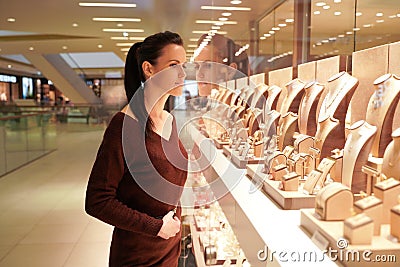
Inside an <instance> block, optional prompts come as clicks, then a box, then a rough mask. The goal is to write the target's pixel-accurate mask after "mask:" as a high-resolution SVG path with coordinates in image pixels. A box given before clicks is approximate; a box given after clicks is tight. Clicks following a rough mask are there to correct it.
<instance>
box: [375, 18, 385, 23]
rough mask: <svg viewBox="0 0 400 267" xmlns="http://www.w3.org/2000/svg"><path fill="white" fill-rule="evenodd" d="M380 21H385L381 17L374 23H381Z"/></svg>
mask: <svg viewBox="0 0 400 267" xmlns="http://www.w3.org/2000/svg"><path fill="white" fill-rule="evenodd" d="M382 22H385V20H383V19H378V20H376V23H382Z"/></svg>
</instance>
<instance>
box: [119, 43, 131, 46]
mask: <svg viewBox="0 0 400 267" xmlns="http://www.w3.org/2000/svg"><path fill="white" fill-rule="evenodd" d="M132 45H133V43H117V44H116V46H132Z"/></svg>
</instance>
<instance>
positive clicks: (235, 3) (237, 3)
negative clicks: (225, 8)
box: [231, 0, 242, 5]
mask: <svg viewBox="0 0 400 267" xmlns="http://www.w3.org/2000/svg"><path fill="white" fill-rule="evenodd" d="M241 3H242V1H240V0H232V1H231V4H232V5H240V4H241Z"/></svg>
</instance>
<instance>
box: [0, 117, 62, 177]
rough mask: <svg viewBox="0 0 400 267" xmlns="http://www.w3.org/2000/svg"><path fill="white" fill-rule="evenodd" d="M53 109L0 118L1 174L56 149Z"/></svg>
mask: <svg viewBox="0 0 400 267" xmlns="http://www.w3.org/2000/svg"><path fill="white" fill-rule="evenodd" d="M56 136H57V134H56V120H55V117H54V113H53V112H38V113H31V114H24V115H10V114H8V115H6V114H4V113H3V114H2V116H1V117H0V176H1V175H4V174H5V173H8V172H10V171H13V170H15V169H16V168H18V167H20V166H22V165H24V164H26V163H28V162H31V161H33V160H35V159H37V158H39V157H41V156H43V155H45V154H47V153H49V152H51V151H53V150H55V149H56Z"/></svg>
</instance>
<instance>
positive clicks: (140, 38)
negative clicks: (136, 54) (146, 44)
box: [129, 36, 146, 41]
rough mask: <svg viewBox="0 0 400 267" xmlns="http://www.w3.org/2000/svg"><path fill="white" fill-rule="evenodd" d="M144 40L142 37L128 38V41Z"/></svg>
mask: <svg viewBox="0 0 400 267" xmlns="http://www.w3.org/2000/svg"><path fill="white" fill-rule="evenodd" d="M144 39H146V37H142V36H131V37H129V40H131V41H143V40H144Z"/></svg>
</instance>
